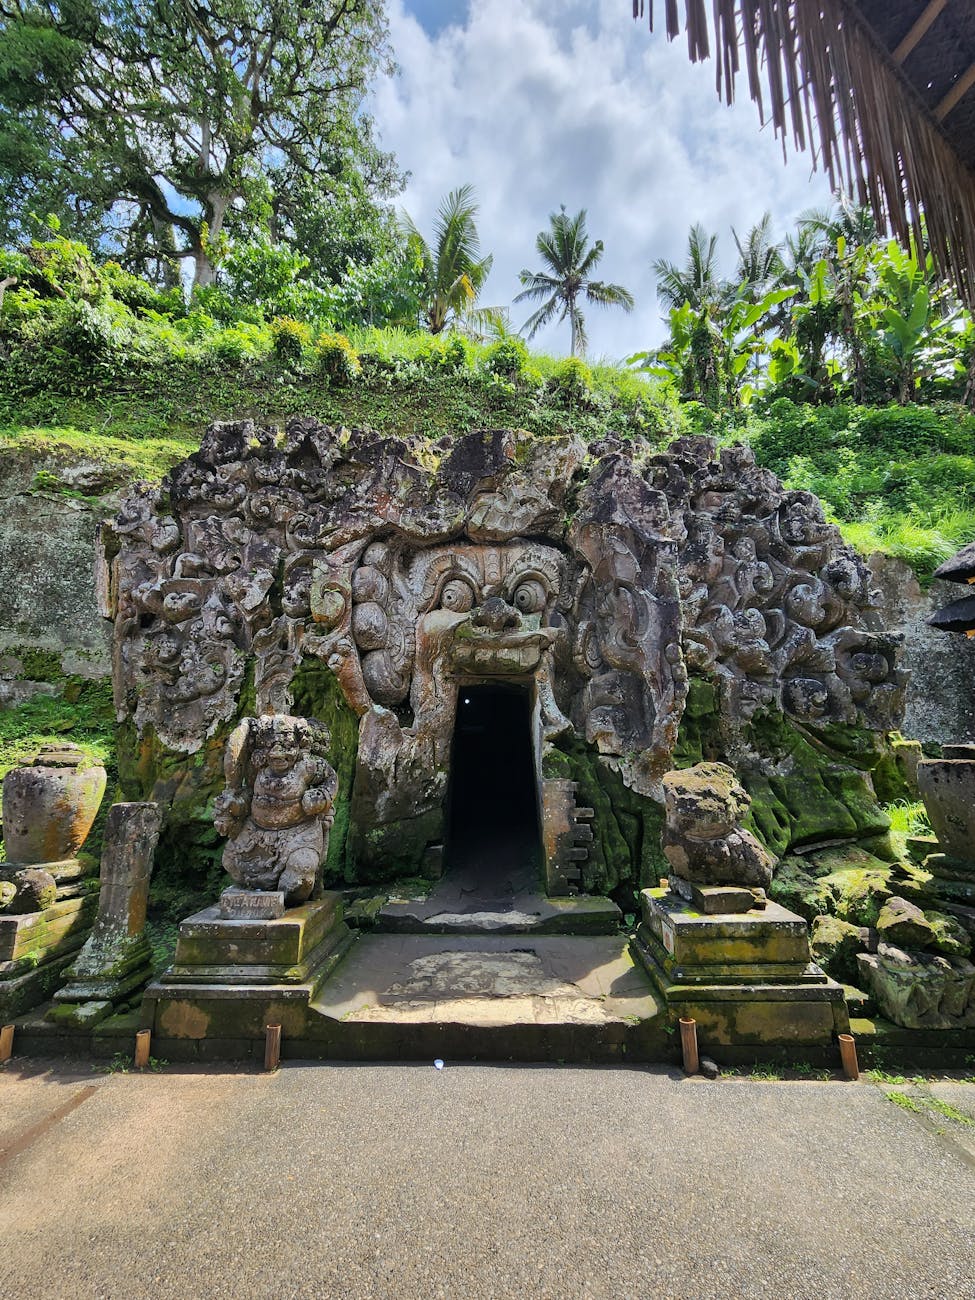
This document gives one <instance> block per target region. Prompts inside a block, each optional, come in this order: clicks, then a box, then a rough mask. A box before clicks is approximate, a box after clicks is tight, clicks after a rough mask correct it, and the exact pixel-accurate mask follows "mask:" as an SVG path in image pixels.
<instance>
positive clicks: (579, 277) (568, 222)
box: [515, 203, 635, 356]
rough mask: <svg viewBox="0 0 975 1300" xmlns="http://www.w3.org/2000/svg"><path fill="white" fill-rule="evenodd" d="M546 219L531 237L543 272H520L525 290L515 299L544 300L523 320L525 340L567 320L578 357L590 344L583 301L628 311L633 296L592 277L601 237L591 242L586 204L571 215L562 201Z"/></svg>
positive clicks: (596, 264) (615, 285)
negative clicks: (544, 328) (534, 236)
mask: <svg viewBox="0 0 975 1300" xmlns="http://www.w3.org/2000/svg"><path fill="white" fill-rule="evenodd" d="M548 220H549V228H548V230H542V231H539V234H538V238H537V239H536V240H535V248H536V250H537V252H538V255H539V257H540V258H541V259H542V261H543V262H544V264H545V270H542V271H522V272H521V274H520V275H519V277H518V278H519V279H520V280H521V283H522V284H523V285H524V288H523V289H522V291H521V293H519V294H518V295H517V297H516V298H515V302H525V301H528V302H541V304H542V305H541V306H540V307H539V308H538V310H537V311H536V312H534V313H533V314H532V315H531V316H530V317H529V318H528V320H527V321H526V322H525V325H524V328H525V329H527V331H528V337H529V338H532V336H533V335H535V334H536V333H537V332H538V331H539V330H540V329H541V328H542V327H543V326H544V325H547V324H548V323H549V322H550V321H552V320H555V319H556V318H558V320H559V321H564V320H568V322H569V327H570V329H571V331H572V335H571V338H572V342H571V352H572V355H573V356H578V355H580V354H581V353H583V352H585V350H586V344H587V342H588V340H587V338H586V321H585V317H584V316H583V314H582V306H581V304H582V303H583V302H587V303H593V304H594V305H596V306H600V307H622V308H623V310H624V311H632V310H633V307H634V305H635V304H634V301H633V295H632V294H631V293H630V291H629V290H628V289H624V287H623V286H622V285H621V284H606V283H605V282H604V281H602V280H594V279H593V278H592V272H593V271H594V270H595V268H596V267H597V266H598V265H599V263H600V261H602V257H603V252H604V249H603V241H602V240H601V239H597V240H596V241H595V243H593V244H590V243H589V233H588V231H587V230H586V209H585V208H582V209H581V210H580V211H579V212H577V213H576V214H575V216H573V217H570V216H569V214H568V213H567V212H566V210H565V204H564V203H563V204H562V207H561V209H560V211H558V212H552V213H550V214H549V218H548Z"/></svg>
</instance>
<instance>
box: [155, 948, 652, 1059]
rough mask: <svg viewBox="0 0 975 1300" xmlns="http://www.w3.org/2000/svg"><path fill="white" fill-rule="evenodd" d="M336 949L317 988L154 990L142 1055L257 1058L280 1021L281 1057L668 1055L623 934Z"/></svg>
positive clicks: (646, 985) (165, 985)
mask: <svg viewBox="0 0 975 1300" xmlns="http://www.w3.org/2000/svg"><path fill="white" fill-rule="evenodd" d="M342 953H344V955H342ZM342 953H339V954H338V955H337V956H336V957H335V960H334V961H331V960H330V962H329V966H330V968H331V973H330V974H329V975H328V976H327V977H326V978H325V979H324V980H323V981H321V982H320V983H317V984H316V982H315V981H313V980H310V979H309V980H306V981H304V982H302V983H299V984H292V985H288V986H277V987H270V986H267V985H264V986H263V987H261V986H257V985H255V986H251V987H246V986H241V985H234V986H230V985H222V986H221V985H216V984H211V985H201V984H196V985H190V984H186V985H183V986H182V987H179V986H177V985H176V984H175V983H173V982H171V981H170V980H169V979H168V978H167V979H166V980H164V981H160V982H159V983H157V984H155V985H153V986H151V987H150V989H149V992H148V994H147V1004H146V1005H147V1006H149V1004H150V1003H152V1011H151V1013H150V1015H149V1016H146V1015H144V1016H143V1023H144V1024H146V1025H148V1026H151V1027H152V1029H153V1040H152V1041H153V1052H154V1053H157V1054H158V1055H160V1056H163V1057H165V1058H166V1059H168V1060H206V1059H210V1060H220V1059H233V1058H237V1059H248V1058H250V1059H254V1058H258V1059H259V1058H260V1056H261V1055H262V1053H263V1040H264V1025H265V1024H267V1023H280V1024H281V1025H282V1055H283V1056H285V1057H290V1058H292V1059H305V1060H372V1061H377V1060H433V1059H435V1058H437V1057H442V1058H444V1059H450V1060H455V1061H456V1060H488V1061H526V1062H532V1061H572V1062H577V1063H604V1064H611V1063H613V1062H627V1061H660V1060H668V1059H671V1058H672V1057H673V1055H674V1037H673V1035H672V1034H670V1035H668V1034H667V1033H666V1031H665V1024H664V1016H663V1015H662V1010H663V1004H662V1000H661V999H660V997H659V996H658V994H657V993H656V991H655V990H654V987H653V985H652V983H651V981H650V980H649V979H648V977H647V975H646V972H645V971H644V970H643V969H642V968H641V967H640V966H639V964H638V963H636V962H635V961H634V959H633V956H632V954H631V953H630V951H629V948H628V944H627V940H626V938H625V936H622V935H619V936H596V935H593V936H572V937H568V936H539V937H537V938H535V937H533V938H532V939H531V940H526V939H525V938H516V937H513V936H512V937H486V936H459V937H454V936H451V937H447V936H435V935H388V934H369V935H364V936H362V937H360V938H359V939H358V940H357V941H356V942H355V943H354V944H353V945H352V946H351V948H349V947H348V945H347V944H346V946H345V947H344V948H343V950H342ZM340 957H341V960H339V958H340Z"/></svg>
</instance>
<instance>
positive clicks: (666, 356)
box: [633, 205, 975, 410]
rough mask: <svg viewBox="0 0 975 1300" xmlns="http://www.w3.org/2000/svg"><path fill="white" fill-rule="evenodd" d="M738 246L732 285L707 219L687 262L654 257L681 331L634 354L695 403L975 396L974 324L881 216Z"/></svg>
mask: <svg viewBox="0 0 975 1300" xmlns="http://www.w3.org/2000/svg"><path fill="white" fill-rule="evenodd" d="M735 243H736V246H737V249H738V261H737V266H736V268H735V272H734V274H733V276H732V277H731V278H730V279H723V278H721V276H720V275H719V273H718V267H717V237H716V236H715V235H709V234H708V233H707V232H706V231H705V230H704V229H703V228H702V227H701V226H693V227H692V228H691V231H690V234H689V236H688V242H687V257H686V260H685V262H684V264H683V265H677V264H675V263H672V262H668V261H666V260H664V259H658V260H657V261H656V262H654V264H653V269H654V272H655V273H656V276H657V292H658V294H659V296H660V298H661V300H662V301H663V302H664V303H665V305H666V306H667V307H668V309H669V318H668V320H669V326H670V336H669V338H668V339H667V341H666V342H665V343H664V345H663V346H662V347H660V348H657V349H655V350H654V351H652V352H646V353H639V354H637V355H636V356H635V357H634V358H633V360H634V361H637V362H639V363H641V364H643V365H645V366H646V367H647V368H648V369H650V370H651V371H652V373H654V374H657V375H660V376H662V377H665V378H668V379H670V380H671V382H673V383H674V384H675V386H676V387H677V388H678V390H679V391H680V393H681V395H682V396H683V397H685V398H687V399H693V400H695V401H700V402H704V403H705V404H706V405H708V406H710V407H711V408H712V409H715V410H719V409H721V408H723V407H735V406H738V405H747V404H748V402H749V401H751V400H752V398H753V397H754V396H755V394H756V393H763V394H764V395H765V396H766V397H769V396H787V397H792V398H794V399H795V400H798V401H808V402H815V403H818V404H821V403H832V402H836V401H843V400H846V401H853V402H855V403H857V404H865V403H885V402H890V401H896V402H899V403H902V404H904V403H911V402H915V401H918V400H931V399H932V398H938V397H942V398H949V399H954V400H963V399H964V400H968V399H970V398H971V396H972V388H973V385H972V358H973V340H975V331H973V325H972V320H971V317H970V315H969V314H968V313H967V312H965V311H964V310H963V309H962V307H961V305H960V303H959V302H958V300H957V299H956V298H955V297H954V296H953V295H952V294H951V292H950V291H949V290H948V289H947V288H946V287H945V286H944V285H941V284H938V283H937V281H936V279H935V275H934V268H933V263H932V259H931V257H930V255H929V254H927V253H926V252H925V251H924V250H923V249H918V248H917V247H915V246H914V245H913V244H912V245H911V247H910V248H902V247H900V246H899V245H898V244H897V243H896V242H895V241H893V240H879V239H877V238H876V236H875V230H874V225H873V221H872V218H871V217H870V215H869V214H868V213H866V212H864V211H862V210H858V209H854V208H851V207H849V206H846V205H841V207H840V208H839V210H838V211H836V212H811V213H807V214H806V215H805V216H804V217H803V218H801V219H800V221H799V223H798V226H797V228H796V230H795V232H793V233H792V234H790V235H789V236H787V238H786V239H785V240H784V241H783V242H782V243H781V244H780V243H776V242H775V241H774V240H773V239H772V235H771V229H770V220H769V217H768V216H767V215H766V217H765V218H763V220H762V221H761V222H759V224H758V225H757V226H754V227H753V228H752V229H751V230H750V231H748V232H747V234H746V235H745V237H744V238H743V239H739V237H738V236H737V234H736V235H735Z"/></svg>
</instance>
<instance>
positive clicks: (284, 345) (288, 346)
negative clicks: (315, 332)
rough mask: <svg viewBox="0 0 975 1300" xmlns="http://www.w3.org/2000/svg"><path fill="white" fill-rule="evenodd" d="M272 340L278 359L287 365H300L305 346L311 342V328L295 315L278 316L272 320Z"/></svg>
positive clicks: (273, 349) (272, 346)
mask: <svg viewBox="0 0 975 1300" xmlns="http://www.w3.org/2000/svg"><path fill="white" fill-rule="evenodd" d="M271 340H272V342H271V348H272V351H273V352H274V355H275V357H276V358H277V359H278V361H280V362H282V363H283V364H284V365H286V366H299V365H301V358H302V356H303V355H304V352H305V348H306V347H307V346H308V345H309V343H310V342H311V330H310V329H309V328H308V326H307V325H306V324H305V323H304V322H303V321H299V320H295V319H294V317H293V316H277V317H275V319H274V320H273V321H272V322H271Z"/></svg>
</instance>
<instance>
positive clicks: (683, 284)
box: [653, 224, 728, 311]
mask: <svg viewBox="0 0 975 1300" xmlns="http://www.w3.org/2000/svg"><path fill="white" fill-rule="evenodd" d="M717 251H718V237H717V235H709V234H708V233H707V231H706V230H705V229H704V227H703V226H702V225H700V224H695V225H693V226H691V229H690V232H689V234H688V236H687V261H686V262H685V263H684V265H683V266H678V265H677V264H676V262H668V261H667V259H666V258H663V257H658V258H657V260H656V261H655V262H654V263H653V270H654V274H655V275H656V277H657V296H658V297H660V298H662V299H663V300H664V302H665V303H666V304H667V306H668V307H671V308H673V307H683V305H684V303H685V302H686V303H690V305H691V307H693V308H694V309H695V310H698V311H699V310H701V308H705V307H716V306H717V305H718V304H720V302H721V300H722V299H723V298H727V297H728V285H727V284H726V282H725V281H723V280H722V279H720V277H719V276H718V256H717Z"/></svg>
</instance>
